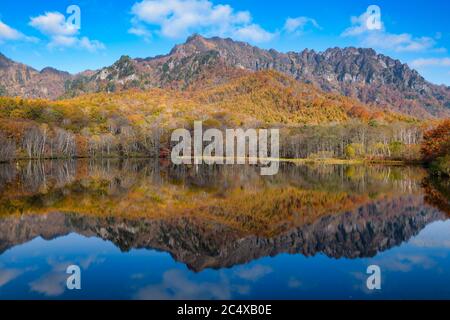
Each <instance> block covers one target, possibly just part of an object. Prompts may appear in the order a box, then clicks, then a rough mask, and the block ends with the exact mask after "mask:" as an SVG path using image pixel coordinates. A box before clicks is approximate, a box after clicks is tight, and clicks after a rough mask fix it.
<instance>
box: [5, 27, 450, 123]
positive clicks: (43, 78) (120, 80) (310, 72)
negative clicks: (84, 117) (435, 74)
mask: <svg viewBox="0 0 450 320" xmlns="http://www.w3.org/2000/svg"><path fill="white" fill-rule="evenodd" d="M267 69H275V70H277V71H280V72H283V73H285V74H287V75H289V76H292V77H293V78H295V79H297V80H299V81H303V82H308V83H313V84H315V85H316V86H317V87H319V88H320V89H322V90H325V91H331V92H335V93H339V94H342V95H346V96H350V97H353V98H356V99H358V100H360V101H361V102H363V103H366V104H369V105H370V104H373V105H376V106H381V107H383V108H385V109H388V110H393V111H399V112H402V113H405V114H408V115H413V116H416V117H419V118H432V117H448V116H450V87H446V86H437V85H434V84H432V83H429V82H427V81H426V80H425V79H424V78H423V77H422V76H420V75H419V73H418V72H417V71H415V70H412V69H410V68H409V67H408V65H406V64H402V63H401V62H400V61H398V60H394V59H392V58H389V57H387V56H384V55H381V54H377V53H376V52H375V51H374V50H372V49H360V48H344V49H341V48H332V49H328V50H326V51H324V52H315V51H314V50H304V51H302V52H299V53H296V52H289V53H280V52H278V51H276V50H263V49H260V48H257V47H254V46H251V45H249V44H247V43H244V42H238V41H233V40H231V39H222V38H218V37H214V38H209V39H207V38H204V37H202V36H200V35H193V36H191V37H189V38H188V39H187V41H186V42H185V43H184V44H181V45H177V46H175V47H174V48H173V49H172V50H171V52H170V53H169V54H167V55H163V56H156V57H153V58H146V59H131V58H130V57H128V56H123V57H121V58H120V60H118V61H117V62H116V63H114V64H113V65H112V66H110V67H106V68H103V69H101V70H97V71H89V72H83V73H81V74H78V75H76V76H73V77H72V76H70V75H68V74H66V73H62V72H58V71H56V70H53V71H54V72H50V71H48V72H47V71H46V70H47V69H44V70H42V71H41V72H37V71H36V70H33V69H32V68H29V67H26V66H24V65H21V64H18V63H14V62H12V61H11V60H8V59H7V58H5V57H4V56H0V75H2V78H1V79H0V88H3V91H5V92H6V93H7V94H9V95H20V96H25V97H50V98H55V97H58V96H60V95H62V94H65V96H74V95H77V94H80V93H84V92H97V91H107V92H111V91H116V90H122V89H128V88H142V89H146V88H151V87H163V88H164V87H175V88H182V89H183V88H186V87H189V86H193V87H198V86H202V85H204V83H205V82H206V83H208V84H210V85H211V84H212V85H214V84H218V83H223V82H226V81H228V80H229V79H231V78H234V77H237V76H239V75H241V74H243V73H246V72H252V71H259V70H267ZM66 81H67V83H66ZM64 83H66V88H64V87H65V86H64ZM0 90H2V89H0ZM0 93H1V91H0Z"/></svg>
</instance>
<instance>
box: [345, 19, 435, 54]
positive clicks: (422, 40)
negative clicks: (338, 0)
mask: <svg viewBox="0 0 450 320" xmlns="http://www.w3.org/2000/svg"><path fill="white" fill-rule="evenodd" d="M368 19H369V15H368V14H367V12H364V13H363V14H361V15H360V16H358V17H351V26H350V27H349V28H347V29H346V30H344V32H343V33H342V34H341V36H343V37H357V38H358V39H359V40H360V42H361V45H363V46H366V47H372V48H379V49H386V50H392V51H396V52H418V51H425V50H429V49H434V50H439V49H435V48H434V47H435V45H436V41H435V40H434V39H433V38H430V37H414V36H412V35H411V34H409V33H401V34H395V33H389V32H387V31H386V28H385V25H384V23H383V21H381V25H380V28H378V29H374V30H371V29H369V28H368V26H367V21H368Z"/></svg>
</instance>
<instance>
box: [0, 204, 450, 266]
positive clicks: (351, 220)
mask: <svg viewBox="0 0 450 320" xmlns="http://www.w3.org/2000/svg"><path fill="white" fill-rule="evenodd" d="M383 210H387V211H383ZM386 212H387V214H386ZM446 218H447V217H446V216H445V215H444V214H443V213H441V212H439V211H438V210H436V209H434V208H432V207H429V206H426V205H425V206H424V204H423V200H422V201H420V200H418V199H415V198H414V197H411V196H403V197H398V198H394V199H391V200H385V201H382V202H377V203H369V204H366V205H363V206H361V207H358V208H356V209H355V210H354V211H348V212H343V213H336V214H330V215H327V216H325V217H321V218H318V219H317V220H315V221H313V222H312V223H308V224H304V225H301V226H298V227H295V228H293V229H291V230H287V231H284V232H278V233H276V234H274V235H272V236H270V237H269V236H259V235H254V234H245V233H242V232H241V231H240V230H237V229H235V228H232V227H230V226H226V225H223V224H219V223H216V222H212V221H208V220H204V219H201V218H187V217H182V218H166V219H149V218H142V219H127V218H119V217H92V216H84V215H82V214H64V213H61V212H53V213H49V214H44V215H38V214H36V215H34V214H29V215H27V214H24V215H23V216H21V217H16V216H11V217H4V218H0V254H2V253H3V252H5V251H6V250H8V249H11V248H13V247H15V246H17V245H21V244H24V243H27V242H30V241H32V240H33V239H35V238H37V237H41V238H43V239H46V240H51V239H56V238H58V237H62V236H66V235H68V234H71V233H77V234H79V235H83V236H85V237H97V238H100V239H103V240H105V241H109V242H111V243H113V244H114V245H115V246H116V247H118V248H120V250H121V251H124V252H127V251H130V250H132V249H142V248H144V249H149V250H158V251H163V252H168V253H170V254H171V256H172V257H173V258H174V259H175V260H176V261H179V262H182V263H184V264H186V265H187V266H188V267H189V269H191V270H194V271H196V272H200V271H203V270H205V269H208V268H213V269H222V268H231V267H233V266H236V265H240V264H245V263H249V262H251V261H254V260H257V259H261V258H262V257H269V256H270V257H274V256H277V255H279V254H283V253H287V254H302V255H304V256H307V257H310V256H315V255H318V254H324V255H326V256H328V257H332V258H336V259H339V258H350V259H355V258H368V257H373V256H375V255H377V253H379V252H383V251H386V250H388V249H391V248H393V247H396V246H399V245H400V244H402V243H403V242H405V241H408V240H409V239H411V238H412V237H414V236H416V235H417V234H418V233H419V232H420V231H421V230H423V229H424V228H425V227H426V226H427V225H428V224H430V223H433V222H435V221H440V220H445V219H446Z"/></svg>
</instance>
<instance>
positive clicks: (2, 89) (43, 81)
mask: <svg viewBox="0 0 450 320" xmlns="http://www.w3.org/2000/svg"><path fill="white" fill-rule="evenodd" d="M71 78H72V76H71V75H70V74H69V73H67V72H62V71H59V70H56V69H53V68H44V69H42V70H41V71H37V70H35V69H33V68H31V67H29V66H26V65H24V64H21V63H17V62H14V61H12V60H10V59H8V58H7V57H5V56H4V55H3V54H1V53H0V95H4V96H6V95H9V96H20V97H24V98H57V97H59V96H61V95H62V94H64V92H65V82H66V81H67V80H70V79H71Z"/></svg>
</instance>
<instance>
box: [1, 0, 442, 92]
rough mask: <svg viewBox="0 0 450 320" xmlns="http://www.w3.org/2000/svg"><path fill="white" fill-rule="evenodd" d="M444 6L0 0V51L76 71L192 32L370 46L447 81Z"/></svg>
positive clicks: (166, 45) (355, 0) (426, 2)
mask: <svg viewBox="0 0 450 320" xmlns="http://www.w3.org/2000/svg"><path fill="white" fill-rule="evenodd" d="M373 6H375V7H373ZM449 12H450V1H443V0H409V1H407V0H397V1H392V0H369V1H366V0H345V1H344V0H341V1H335V0H321V1H311V0H307V1H303V0H277V1H272V0H264V1H261V0H46V1H42V0H0V52H1V53H3V54H4V55H6V56H7V57H9V58H11V59H13V60H16V61H19V62H22V63H25V64H28V65H30V66H32V67H34V68H36V69H38V70H40V69H42V68H44V67H47V66H51V67H54V68H57V69H60V70H65V71H69V72H71V73H76V72H81V71H84V70H86V69H98V68H101V67H104V66H108V65H111V64H112V63H114V61H116V60H117V59H119V58H120V56H121V55H129V56H131V57H133V58H135V57H141V58H145V57H151V56H155V55H160V54H166V53H168V52H169V51H170V49H171V48H172V47H173V46H174V45H175V44H179V43H182V42H184V41H185V40H186V38H187V37H188V36H189V35H190V34H193V33H199V34H201V35H204V36H221V37H231V38H233V39H235V40H242V41H246V42H249V43H250V44H252V45H256V46H259V47H261V48H265V49H270V48H273V49H276V50H278V51H282V52H287V51H301V50H303V49H305V48H308V49H314V50H316V51H323V50H326V49H327V48H330V47H348V46H354V47H371V48H373V49H375V50H376V51H377V52H378V53H382V54H385V55H388V56H391V57H393V58H396V59H399V60H400V61H402V62H404V63H408V64H409V65H410V66H411V67H412V68H414V69H416V70H418V71H419V72H420V73H421V74H422V75H423V76H424V77H425V78H426V79H427V80H429V81H431V82H433V83H437V84H446V85H450V52H449V51H450V23H449V19H448V14H449Z"/></svg>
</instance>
